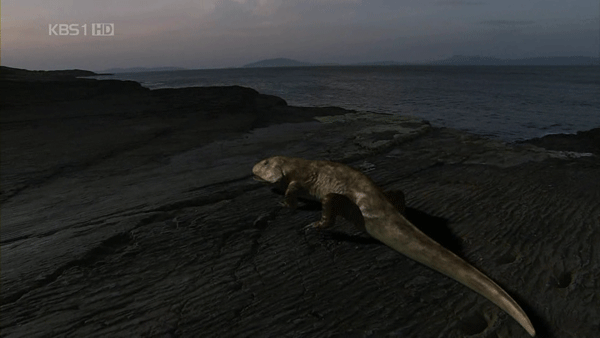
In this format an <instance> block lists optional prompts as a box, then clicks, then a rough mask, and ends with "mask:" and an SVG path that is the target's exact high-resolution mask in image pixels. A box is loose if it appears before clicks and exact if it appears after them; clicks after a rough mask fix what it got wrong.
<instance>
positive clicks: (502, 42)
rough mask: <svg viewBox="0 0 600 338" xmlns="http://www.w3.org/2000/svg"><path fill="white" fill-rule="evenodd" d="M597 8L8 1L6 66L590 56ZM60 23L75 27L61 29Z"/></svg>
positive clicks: (550, 0) (224, 0)
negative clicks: (105, 32) (97, 31)
mask: <svg viewBox="0 0 600 338" xmlns="http://www.w3.org/2000/svg"><path fill="white" fill-rule="evenodd" d="M599 13H600V4H599V2H598V0H569V1H565V0H505V1H490V0H483V1H477V0H473V1H460V0H405V1H403V0H393V1H392V0H374V1H369V0H362V1H361V0H319V1H316V0H314V1H300V0H202V1H191V0H171V1H164V0H162V1H161V0H104V1H99V0H94V1H93V0H76V1H73V0H3V1H2V7H1V16H2V27H1V28H2V36H1V38H2V46H1V47H2V51H1V53H2V54H1V57H2V59H1V63H2V65H4V66H9V67H17V68H26V69H67V68H81V69H90V70H103V69H107V68H113V67H160V66H178V67H185V68H226V67H239V66H242V65H244V64H246V63H250V62H254V61H258V60H261V59H267V58H277V57H286V58H292V59H296V60H300V61H305V62H314V63H342V64H344V63H353V62H372V61H384V60H393V61H400V62H419V61H428V60H437V59H443V58H447V57H450V56H452V55H480V56H493V57H499V58H525V57H536V56H595V57H597V56H598V55H599V52H600V46H599V40H600V38H599V34H600V22H599ZM94 23H111V24H113V26H112V27H114V35H111V36H92V33H91V27H92V24H94ZM60 24H74V25H75V26H72V27H78V29H79V32H78V34H77V35H75V34H74V33H75V31H73V30H70V31H68V33H69V34H73V35H60V29H59V28H60V27H59V26H58V25H60ZM49 25H50V26H51V27H54V30H52V29H51V27H49ZM84 25H86V26H85V29H86V32H85V34H84V31H83V29H84ZM107 27H108V26H107ZM106 29H109V28H106ZM63 32H65V31H63ZM54 33H55V34H54Z"/></svg>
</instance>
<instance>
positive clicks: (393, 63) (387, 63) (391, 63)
mask: <svg viewBox="0 0 600 338" xmlns="http://www.w3.org/2000/svg"><path fill="white" fill-rule="evenodd" d="M409 64H410V63H408V62H398V61H375V62H359V63H353V64H351V66H402V65H409Z"/></svg>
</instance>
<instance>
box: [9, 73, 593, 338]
mask: <svg viewBox="0 0 600 338" xmlns="http://www.w3.org/2000/svg"><path fill="white" fill-rule="evenodd" d="M87 75H92V74H90V73H88V72H86V71H61V72H58V73H51V72H38V73H36V72H29V71H24V70H16V69H10V68H6V67H2V69H1V71H0V77H1V79H0V105H1V109H2V115H1V116H2V117H1V121H0V126H1V157H0V160H1V167H0V169H1V179H2V184H1V191H0V193H1V195H0V196H1V202H2V205H1V213H0V215H1V228H0V229H1V239H0V241H1V247H0V253H1V281H2V289H1V290H2V292H1V302H2V305H1V314H0V316H1V319H0V330H1V332H0V336H2V337H250V336H251V337H276V336H286V337H380V336H392V337H527V336H528V335H527V333H526V332H525V331H524V330H523V329H522V328H521V327H520V326H519V325H518V324H517V323H516V322H515V321H514V320H513V319H512V318H510V317H509V316H508V315H506V314H505V313H504V312H502V311H501V310H500V309H499V308H497V307H496V306H495V305H493V304H492V303H490V302H489V301H487V300H486V299H484V298H483V297H481V296H479V295H477V294H475V293H474V292H472V291H470V290H469V289H467V288H466V287H463V286H462V285H460V284H458V283H456V282H455V281H453V280H451V279H449V278H447V277H445V276H443V275H441V274H439V273H437V272H435V271H433V270H430V269H429V268H427V267H424V266H422V265H420V264H418V263H416V262H414V261H411V260H410V259H408V258H406V257H404V256H402V255H400V254H398V253H397V252H395V251H393V250H392V249H390V248H388V247H386V246H385V245H381V244H379V243H377V242H376V241H373V240H371V239H369V238H368V237H366V235H364V234H361V233H360V232H358V231H357V230H355V229H353V228H352V226H351V225H350V224H349V223H347V222H346V221H344V220H342V219H341V220H339V221H338V223H337V224H336V226H335V227H334V228H332V229H330V230H322V231H317V230H308V231H305V230H303V227H304V226H306V225H307V224H309V223H311V222H313V221H315V220H316V219H317V218H318V217H319V216H320V209H319V208H320V207H319V205H314V204H310V203H307V204H303V205H301V207H300V208H299V209H298V210H295V211H293V210H289V209H286V208H283V207H281V206H280V205H279V202H280V201H281V199H282V197H281V196H280V195H277V194H276V193H274V192H273V191H271V189H269V188H267V187H265V186H263V185H261V184H259V183H256V182H254V181H253V180H252V179H251V172H250V170H251V168H252V166H253V164H254V163H255V162H257V161H258V160H259V159H261V158H264V157H267V156H271V155H275V154H281V155H290V156H299V157H305V158H312V159H330V160H335V161H340V162H344V163H347V164H349V165H352V166H354V167H356V168H359V169H361V170H363V171H365V172H366V173H367V174H368V175H369V176H371V177H372V178H373V179H374V180H375V181H376V182H377V183H378V184H380V185H381V186H382V187H384V188H385V189H402V190H403V191H404V192H405V194H406V199H407V206H408V210H407V217H408V218H409V219H410V220H411V222H413V223H414V224H415V225H417V226H418V227H420V228H421V229H422V230H424V231H425V232H426V233H428V234H429V235H430V236H431V237H433V238H434V239H436V240H438V241H439V242H441V243H442V244H443V245H445V246H446V247H448V248H449V249H451V250H452V251H454V252H455V253H457V254H458V255H459V256H461V257H463V258H464V259H466V260H467V261H468V262H470V263H471V264H473V265H474V266H476V267H477V268H479V269H480V270H482V271H483V272H484V273H486V274H487V275H488V276H490V277H491V278H492V279H494V280H495V281H497V282H498V284H500V285H501V286H503V287H504V288H505V289H506V290H507V291H508V292H509V293H510V294H511V295H513V296H514V298H515V299H516V300H517V301H518V302H519V303H520V304H521V305H522V307H523V308H524V309H525V311H526V312H527V313H528V314H529V316H530V318H531V320H532V322H533V324H534V326H535V328H536V330H537V331H538V336H539V337H590V338H591V337H598V335H599V334H600V307H599V306H598V304H599V302H600V251H599V249H598V248H600V202H599V201H600V180H599V179H598V177H600V160H599V156H600V152H599V151H598V149H599V143H598V139H599V135H600V129H595V130H592V131H589V132H585V133H579V134H577V135H570V136H560V135H553V136H549V137H547V138H544V139H541V140H532V141H531V142H530V143H525V144H505V143H502V142H499V141H494V140H489V139H485V138H482V137H479V136H475V135H471V134H467V133H464V132H460V131H456V130H452V129H445V128H434V127H431V126H430V125H429V124H428V123H427V122H424V121H420V120H418V119H415V118H410V117H398V116H388V115H381V114H369V113H359V112H352V111H347V110H343V109H340V108H333V107H332V108H301V107H290V106H287V104H286V103H285V101H284V100H282V99H280V98H277V97H274V96H268V95H262V94H259V93H258V92H256V91H254V90H252V89H249V88H242V87H211V88H184V89H161V90H148V89H145V88H143V87H141V86H140V85H139V84H137V83H135V82H129V81H111V80H106V81H97V80H93V79H82V78H75V76H87ZM557 140H559V141H557Z"/></svg>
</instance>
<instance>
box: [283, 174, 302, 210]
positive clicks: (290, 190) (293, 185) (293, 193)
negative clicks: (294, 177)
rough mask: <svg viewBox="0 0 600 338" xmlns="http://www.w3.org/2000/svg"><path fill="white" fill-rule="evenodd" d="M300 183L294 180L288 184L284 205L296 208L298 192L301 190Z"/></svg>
mask: <svg viewBox="0 0 600 338" xmlns="http://www.w3.org/2000/svg"><path fill="white" fill-rule="evenodd" d="M300 189H301V187H300V183H298V181H292V182H290V184H288V187H287V189H286V190H285V198H284V199H283V205H284V206H286V207H290V208H292V209H296V207H297V206H298V193H299V192H300Z"/></svg>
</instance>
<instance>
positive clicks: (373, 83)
mask: <svg viewBox="0 0 600 338" xmlns="http://www.w3.org/2000/svg"><path fill="white" fill-rule="evenodd" d="M97 78H99V79H106V78H112V79H123V80H133V81H137V82H140V83H141V84H142V85H143V86H145V87H148V88H151V89H155V88H179V87H191V86H229V85H240V86H245V87H251V88H254V89H256V90H257V91H259V92H261V93H264V94H271V95H276V96H279V97H281V98H283V99H285V100H286V101H287V102H288V104H289V105H295V106H338V107H343V108H348V109H353V110H359V111H372V112H383V113H393V114H402V115H413V116H417V117H420V118H422V119H425V120H428V121H429V122H431V124H432V125H434V126H444V127H452V128H457V129H461V130H466V131H470V132H473V133H476V134H480V135H485V136H488V137H493V138H498V139H502V140H505V141H516V140H522V139H528V138H533V137H540V136H543V135H547V134H554V133H575V132H577V131H581V130H588V129H591V128H595V127H600V67H594V66H590V67H587V66H580V67H578V66H565V67H548V66H537V67H530V66H514V67H513V66H503V67H489V66H457V67H454V66H436V67H431V66H398V67H395V66H389V67H368V66H365V67H343V66H335V67H333V66H332V67H297V68H234V69H213V70H184V71H168V72H148V73H124V74H116V75H113V76H101V77H97Z"/></svg>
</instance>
